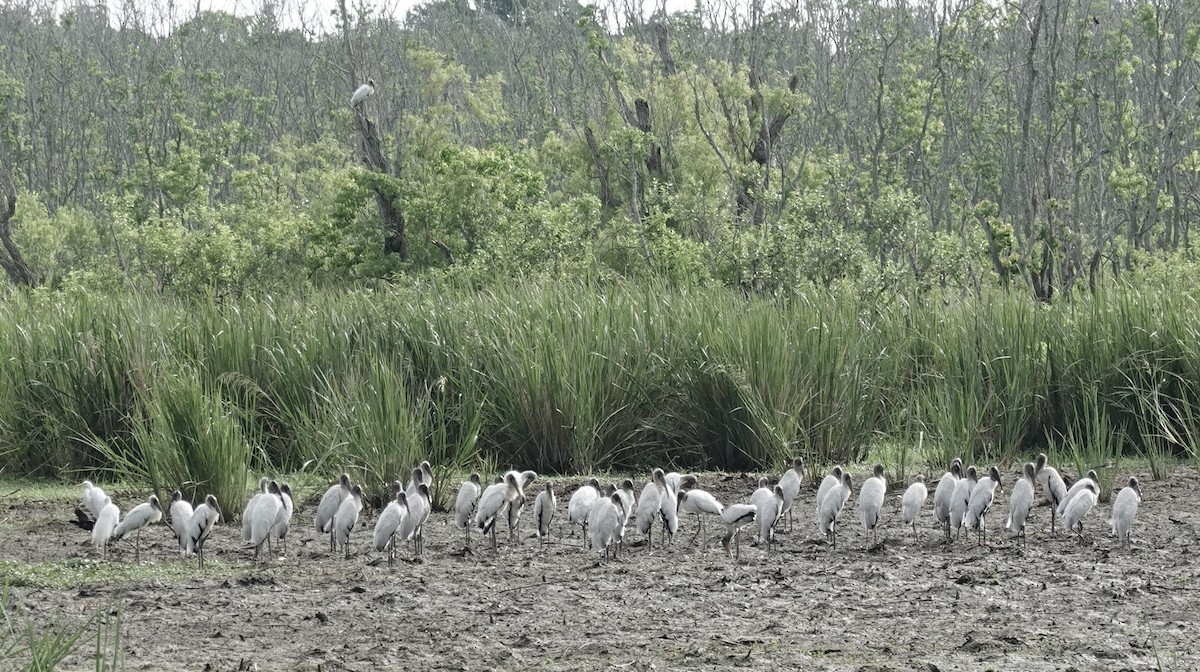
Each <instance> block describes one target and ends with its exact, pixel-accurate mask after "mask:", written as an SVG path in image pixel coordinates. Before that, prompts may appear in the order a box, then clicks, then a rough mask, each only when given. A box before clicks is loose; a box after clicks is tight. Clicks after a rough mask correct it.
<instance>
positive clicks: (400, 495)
mask: <svg viewBox="0 0 1200 672" xmlns="http://www.w3.org/2000/svg"><path fill="white" fill-rule="evenodd" d="M392 492H393V498H392V501H390V502H388V505H387V506H386V507H384V509H383V513H380V514H379V519H378V520H376V521H375V531H374V534H372V540H373V541H374V542H375V550H377V551H382V550H384V549H387V552H388V567H393V566H395V564H396V531H397V530H399V529H400V524H401V523H402V522H403V521H404V519H405V517H406V516H407V515H408V495H406V494H404V487H403V485H402V484H401V483H400V481H396V482H395V484H394V487H393V489H392Z"/></svg>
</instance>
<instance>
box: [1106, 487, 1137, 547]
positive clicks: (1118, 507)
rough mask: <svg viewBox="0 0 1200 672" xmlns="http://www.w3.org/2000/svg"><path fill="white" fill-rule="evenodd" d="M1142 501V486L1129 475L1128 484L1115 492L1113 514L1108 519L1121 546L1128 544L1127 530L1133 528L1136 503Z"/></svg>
mask: <svg viewBox="0 0 1200 672" xmlns="http://www.w3.org/2000/svg"><path fill="white" fill-rule="evenodd" d="M1141 501H1142V488H1141V486H1140V485H1139V484H1138V479H1137V478H1135V477H1133V476H1130V477H1129V484H1128V485H1126V486H1125V487H1124V488H1121V491H1120V492H1118V493H1117V498H1116V499H1115V500H1114V501H1113V515H1112V518H1111V519H1110V520H1109V521H1108V524H1109V525H1111V526H1112V533H1113V534H1115V535H1117V541H1119V542H1120V543H1121V546H1122V547H1128V546H1129V530H1130V529H1132V528H1133V519H1134V516H1136V515H1137V510H1138V504H1140V503H1141Z"/></svg>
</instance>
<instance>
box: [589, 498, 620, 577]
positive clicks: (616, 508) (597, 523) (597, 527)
mask: <svg viewBox="0 0 1200 672" xmlns="http://www.w3.org/2000/svg"><path fill="white" fill-rule="evenodd" d="M610 489H612V490H613V492H612V493H610V494H608V496H606V497H598V498H596V501H595V502H593V503H592V509H591V511H589V512H588V530H589V534H590V535H591V541H592V548H599V549H602V553H603V558H604V559H605V560H607V559H608V558H609V557H610V554H611V548H612V546H613V542H614V541H615V540H616V536H617V528H619V527H620V526H621V521H622V520H623V519H624V517H625V512H624V511H622V510H621V509H622V507H624V500H622V499H621V496H620V495H618V494H617V493H616V489H615V488H611V487H610Z"/></svg>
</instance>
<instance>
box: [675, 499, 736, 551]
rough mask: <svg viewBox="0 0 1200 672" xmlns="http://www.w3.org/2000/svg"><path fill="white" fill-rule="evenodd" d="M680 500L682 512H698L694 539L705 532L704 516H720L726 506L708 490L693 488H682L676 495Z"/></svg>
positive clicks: (680, 510)
mask: <svg viewBox="0 0 1200 672" xmlns="http://www.w3.org/2000/svg"><path fill="white" fill-rule="evenodd" d="M676 498H677V500H678V502H679V512H680V513H694V514H696V534H694V535H692V541H695V540H696V539H697V538H698V537H700V536H701V535H702V534H704V517H705V516H719V515H721V511H723V510H724V509H725V507H724V506H723V505H722V504H721V502H719V501H717V498H716V497H714V496H713V495H712V493H711V492H708V491H707V490H700V489H695V488H694V489H692V490H680V491H679V494H678V495H677V496H676Z"/></svg>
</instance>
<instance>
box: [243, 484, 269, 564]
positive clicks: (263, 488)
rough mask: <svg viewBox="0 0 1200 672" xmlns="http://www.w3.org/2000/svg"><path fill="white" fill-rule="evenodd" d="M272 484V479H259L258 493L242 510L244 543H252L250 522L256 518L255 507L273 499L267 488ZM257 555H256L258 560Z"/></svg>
mask: <svg viewBox="0 0 1200 672" xmlns="http://www.w3.org/2000/svg"><path fill="white" fill-rule="evenodd" d="M270 484H271V479H269V478H267V477H266V476H263V477H262V478H260V479H258V491H257V492H255V493H254V494H253V495H251V496H250V501H248V502H246V506H245V507H244V508H243V509H242V541H250V521H251V519H253V518H254V507H256V506H258V505H259V504H261V503H262V502H263V500H265V499H270V498H272V497H273V495H270V494H268V493H267V487H268V486H269V485H270ZM257 555H258V554H257V553H256V554H255V558H256V559H257Z"/></svg>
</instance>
